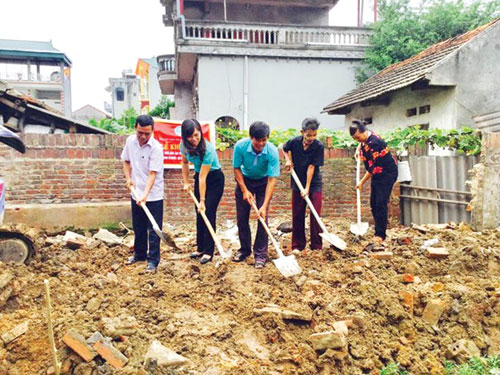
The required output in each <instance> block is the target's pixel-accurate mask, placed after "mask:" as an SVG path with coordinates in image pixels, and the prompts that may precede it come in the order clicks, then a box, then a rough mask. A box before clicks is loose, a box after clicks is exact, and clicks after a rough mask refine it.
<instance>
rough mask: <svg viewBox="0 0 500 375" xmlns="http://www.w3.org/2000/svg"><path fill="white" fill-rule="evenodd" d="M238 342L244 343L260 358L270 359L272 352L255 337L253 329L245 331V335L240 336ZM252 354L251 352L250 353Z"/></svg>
mask: <svg viewBox="0 0 500 375" xmlns="http://www.w3.org/2000/svg"><path fill="white" fill-rule="evenodd" d="M236 343H237V344H239V345H244V346H245V347H246V348H247V350H246V351H248V350H249V351H250V352H252V353H253V354H254V355H255V356H256V357H257V358H258V359H261V360H265V361H267V360H269V357H270V353H269V350H267V348H266V347H265V346H263V345H261V344H260V343H259V341H258V340H257V338H256V337H255V335H254V333H253V332H251V331H248V330H247V331H245V332H244V333H243V336H242V337H240V338H239V339H238V340H236ZM248 354H250V353H248Z"/></svg>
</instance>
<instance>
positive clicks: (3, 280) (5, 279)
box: [0, 272, 14, 289]
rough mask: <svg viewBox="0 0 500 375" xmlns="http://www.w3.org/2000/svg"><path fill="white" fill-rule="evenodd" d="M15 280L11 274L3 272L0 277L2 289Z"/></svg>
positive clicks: (0, 287)
mask: <svg viewBox="0 0 500 375" xmlns="http://www.w3.org/2000/svg"><path fill="white" fill-rule="evenodd" d="M13 278H14V276H12V274H11V273H10V272H2V274H1V275H0V289H3V288H4V287H5V286H6V285H7V284H8V283H10V281H11V280H12V279H13Z"/></svg>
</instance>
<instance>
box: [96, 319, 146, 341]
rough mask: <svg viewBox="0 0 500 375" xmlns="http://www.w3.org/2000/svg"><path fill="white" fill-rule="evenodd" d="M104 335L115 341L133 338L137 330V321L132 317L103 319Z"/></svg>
mask: <svg viewBox="0 0 500 375" xmlns="http://www.w3.org/2000/svg"><path fill="white" fill-rule="evenodd" d="M102 324H103V330H102V331H103V333H104V334H105V335H106V336H109V337H111V338H113V339H118V338H120V336H131V335H133V334H134V333H135V332H136V330H137V321H136V319H135V318H134V317H132V316H120V317H115V318H102Z"/></svg>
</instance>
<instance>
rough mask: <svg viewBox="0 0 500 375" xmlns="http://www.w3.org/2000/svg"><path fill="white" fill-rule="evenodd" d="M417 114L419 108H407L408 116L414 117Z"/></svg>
mask: <svg viewBox="0 0 500 375" xmlns="http://www.w3.org/2000/svg"><path fill="white" fill-rule="evenodd" d="M416 115H417V108H416V107H415V108H410V109H407V110H406V117H412V116H416Z"/></svg>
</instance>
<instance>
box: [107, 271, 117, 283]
mask: <svg viewBox="0 0 500 375" xmlns="http://www.w3.org/2000/svg"><path fill="white" fill-rule="evenodd" d="M106 279H108V280H109V281H110V282H112V283H118V276H116V274H115V273H113V272H108V273H107V274H106Z"/></svg>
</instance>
